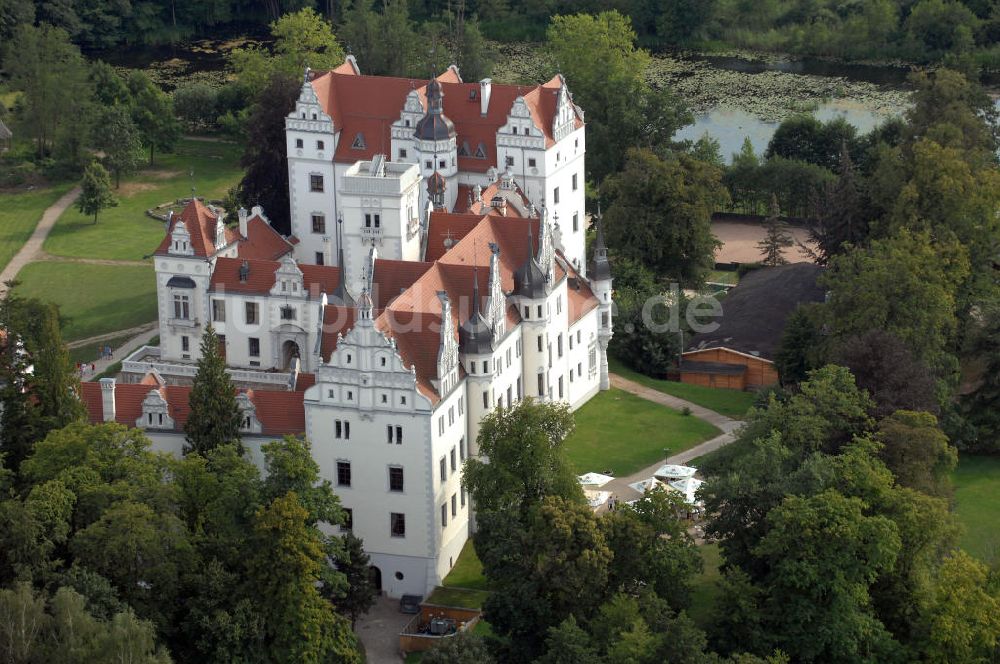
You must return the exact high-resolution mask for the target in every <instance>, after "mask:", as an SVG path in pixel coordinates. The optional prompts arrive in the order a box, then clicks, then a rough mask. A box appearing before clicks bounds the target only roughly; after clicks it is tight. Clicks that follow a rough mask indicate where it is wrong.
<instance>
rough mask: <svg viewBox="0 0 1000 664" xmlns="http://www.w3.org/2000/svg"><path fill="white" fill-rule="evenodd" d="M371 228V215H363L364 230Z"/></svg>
mask: <svg viewBox="0 0 1000 664" xmlns="http://www.w3.org/2000/svg"><path fill="white" fill-rule="evenodd" d="M371 227H372V216H371V214H366V215H365V228H371Z"/></svg>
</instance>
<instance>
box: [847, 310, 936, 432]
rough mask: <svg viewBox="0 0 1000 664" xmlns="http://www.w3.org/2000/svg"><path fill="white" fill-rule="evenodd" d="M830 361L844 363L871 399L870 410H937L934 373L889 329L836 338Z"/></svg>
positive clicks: (877, 413) (880, 412) (878, 414)
mask: <svg viewBox="0 0 1000 664" xmlns="http://www.w3.org/2000/svg"><path fill="white" fill-rule="evenodd" d="M830 355H831V361H832V362H834V363H836V364H840V365H842V366H845V367H847V368H848V369H850V370H851V373H852V374H854V379H855V381H857V384H858V387H859V388H861V389H863V390H865V391H866V392H868V394H869V395H870V396H871V398H872V400H874V401H875V410H874V411H872V414H873V415H874V416H875V417H876V418H882V417H886V416H887V415H890V414H891V413H894V412H895V411H897V410H919V411H926V412H929V413H932V414H934V415H937V414H938V412H939V411H940V410H941V408H940V404H939V401H938V398H939V397H938V390H937V385H936V384H935V381H934V377H933V376H932V375H931V373H930V372H929V371H928V370H927V366H926V365H925V364H924V363H923V362H921V361H920V360H918V359H917V358H916V357H915V356H914V354H913V352H912V351H911V350H910V349H909V348H908V347H907V345H906V344H905V343H903V341H901V340H900V339H899V337H897V336H896V335H894V334H893V333H891V332H887V331H885V330H882V329H878V328H875V329H871V330H867V331H866V332H863V333H861V334H859V335H853V336H849V337H846V338H844V339H842V340H840V341H839V342H838V343H837V344H836V346H835V347H834V348H833V350H832V351H831V354H830Z"/></svg>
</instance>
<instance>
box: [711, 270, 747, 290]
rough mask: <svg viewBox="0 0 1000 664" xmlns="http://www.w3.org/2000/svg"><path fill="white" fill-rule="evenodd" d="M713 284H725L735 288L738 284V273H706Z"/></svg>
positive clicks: (715, 271) (716, 271)
mask: <svg viewBox="0 0 1000 664" xmlns="http://www.w3.org/2000/svg"><path fill="white" fill-rule="evenodd" d="M705 281H710V282H712V283H713V284H726V285H727V286H735V285H736V284H738V283H739V282H740V273H739V272H736V271H735V270H712V271H711V272H709V273H708V279H706V280H705Z"/></svg>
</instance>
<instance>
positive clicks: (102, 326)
mask: <svg viewBox="0 0 1000 664" xmlns="http://www.w3.org/2000/svg"><path fill="white" fill-rule="evenodd" d="M18 279H19V280H20V281H21V285H20V286H18V288H17V293H18V294H19V295H21V296H22V297H37V298H39V299H41V300H46V301H49V302H54V303H56V304H58V305H59V309H60V312H61V313H62V316H63V318H64V319H65V322H64V324H63V329H62V333H63V338H64V339H65V340H66V341H73V340H75V339H83V338H86V337H92V336H95V335H98V334H105V333H108V332H114V331H115V330H124V329H126V328H130V327H136V326H137V325H142V324H143V323H148V322H150V321H152V320H155V319H156V279H155V276H154V274H153V266H152V265H149V266H139V265H121V266H119V265H89V264H84V263H63V262H58V261H42V262H38V263H31V264H29V265H27V266H26V267H25V268H24V269H23V270H21V273H20V274H19V275H18Z"/></svg>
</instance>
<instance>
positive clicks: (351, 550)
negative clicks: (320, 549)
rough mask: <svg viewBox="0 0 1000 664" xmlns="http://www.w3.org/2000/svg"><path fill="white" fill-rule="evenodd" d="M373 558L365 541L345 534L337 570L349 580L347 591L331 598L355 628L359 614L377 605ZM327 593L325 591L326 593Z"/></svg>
mask: <svg viewBox="0 0 1000 664" xmlns="http://www.w3.org/2000/svg"><path fill="white" fill-rule="evenodd" d="M370 563H371V559H370V558H369V557H368V554H367V553H365V548H364V542H362V541H361V538H359V537H355V535H354V533H350V532H348V533H346V534H345V535H344V546H343V555H342V556H341V558H340V559H338V560H337V562H336V566H337V571H338V572H340V573H341V574H343V575H344V576H345V577H346V580H347V592H346V594H345V595H344V596H342V597H337V598H330V597H327V598H328V599H332V601H333V603H334V605H336V607H337V610H338V611H340V612H341V613H342V614H344V615H345V616H347V617H348V618H350V619H351V628H352V629H353V628H354V625H355V623H356V622H357V619H358V616H362V615H364V614H365V613H367V612H368V609H370V608H372V606H374V605H375V598H376V597H378V590H377V589H376V588H375V582H374V580H372V574H371V567H370ZM324 594H325V593H324Z"/></svg>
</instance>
